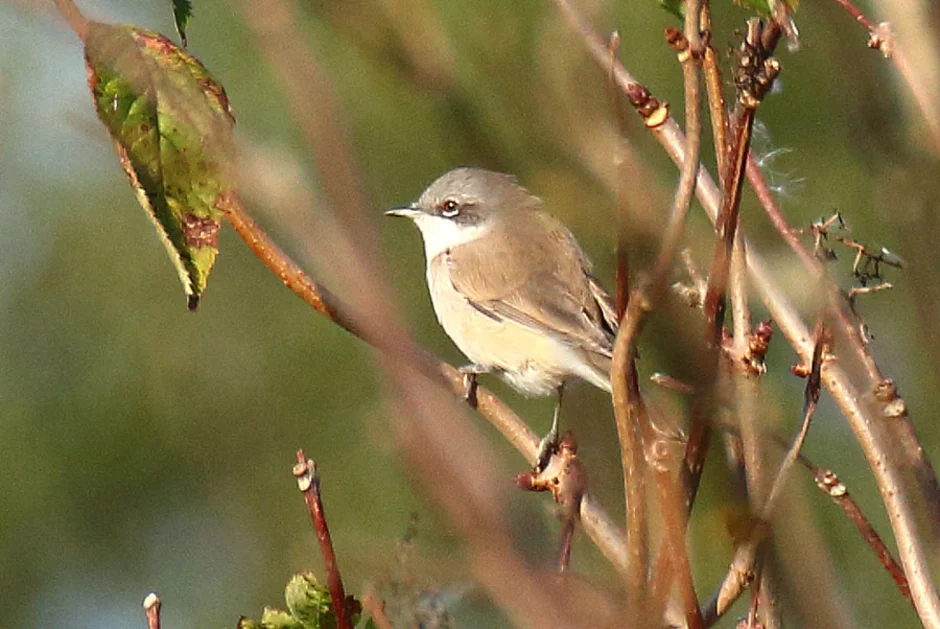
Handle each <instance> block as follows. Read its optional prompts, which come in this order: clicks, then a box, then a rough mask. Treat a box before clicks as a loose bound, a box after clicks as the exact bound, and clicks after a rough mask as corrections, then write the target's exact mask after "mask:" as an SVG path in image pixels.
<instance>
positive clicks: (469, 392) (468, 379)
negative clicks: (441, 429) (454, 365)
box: [458, 363, 490, 408]
mask: <svg viewBox="0 0 940 629" xmlns="http://www.w3.org/2000/svg"><path fill="white" fill-rule="evenodd" d="M458 371H460V373H461V374H463V389H464V390H463V399H464V400H465V401H466V402H467V404H469V405H470V406H473V407H474V408H475V407H476V405H477V376H479V375H480V374H482V373H489V372H490V369H489V367H486V366H485V365H477V364H475V363H473V364H470V365H464V366H463V367H460V369H458Z"/></svg>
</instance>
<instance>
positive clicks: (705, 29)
mask: <svg viewBox="0 0 940 629" xmlns="http://www.w3.org/2000/svg"><path fill="white" fill-rule="evenodd" d="M700 26H701V29H702V33H703V34H704V40H705V41H704V43H705V54H704V56H703V58H702V68H703V72H704V75H705V88H706V90H707V92H708V110H709V118H710V119H711V123H712V136H713V138H714V143H715V159H716V160H717V163H718V178H719V179H720V180H724V178H725V176H726V172H727V164H726V163H725V160H726V158H727V152H726V151H727V150H728V149H727V147H728V139H727V132H728V113H727V111H726V109H725V97H724V94H723V92H722V80H721V66H720V65H719V63H718V52H717V51H716V50H715V47H714V46H712V42H711V37H712V23H711V9H710V7H709V4H708V2H703V3H702V12H701V24H700Z"/></svg>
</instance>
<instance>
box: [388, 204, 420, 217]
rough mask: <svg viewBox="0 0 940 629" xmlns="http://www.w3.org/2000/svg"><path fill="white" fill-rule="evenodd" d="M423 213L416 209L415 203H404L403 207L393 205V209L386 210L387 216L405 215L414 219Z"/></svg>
mask: <svg viewBox="0 0 940 629" xmlns="http://www.w3.org/2000/svg"><path fill="white" fill-rule="evenodd" d="M419 214H421V210H418V209H416V208H415V207H414V206H413V205H403V206H401V207H393V208H392V209H390V210H388V211H386V212H385V216H404V217H405V218H410V219H414V217H415V216H418V215H419Z"/></svg>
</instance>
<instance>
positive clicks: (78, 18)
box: [55, 0, 88, 41]
mask: <svg viewBox="0 0 940 629" xmlns="http://www.w3.org/2000/svg"><path fill="white" fill-rule="evenodd" d="M55 6H56V8H57V9H58V10H59V13H61V14H62V17H63V18H65V21H66V22H68V25H69V28H71V29H72V32H74V33H75V34H76V35H77V36H78V38H79V39H80V40H82V41H85V39H86V38H87V37H88V20H86V19H85V16H84V15H82V12H81V11H79V10H78V7H77V6H75V3H74V2H72V0H55Z"/></svg>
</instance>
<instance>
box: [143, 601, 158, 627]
mask: <svg viewBox="0 0 940 629" xmlns="http://www.w3.org/2000/svg"><path fill="white" fill-rule="evenodd" d="M161 606H162V603H161V602H160V597H159V596H157V593H156V592H151V593H150V594H148V595H147V597H146V598H145V599H144V613H145V614H146V615H147V629H160V607H161Z"/></svg>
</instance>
